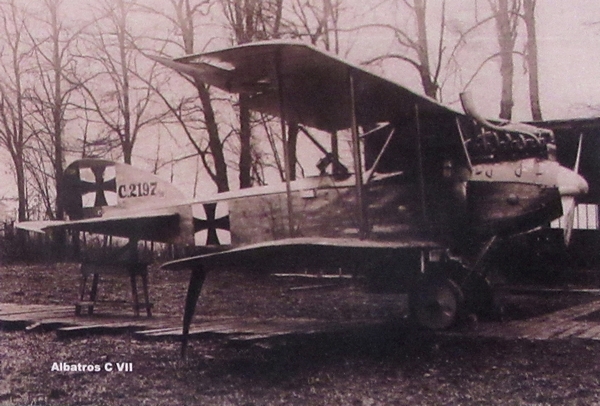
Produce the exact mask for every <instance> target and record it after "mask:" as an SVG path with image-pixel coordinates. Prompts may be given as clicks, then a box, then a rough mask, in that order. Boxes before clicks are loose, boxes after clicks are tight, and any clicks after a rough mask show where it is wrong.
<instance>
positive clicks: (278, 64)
mask: <svg viewBox="0 0 600 406" xmlns="http://www.w3.org/2000/svg"><path fill="white" fill-rule="evenodd" d="M275 70H276V75H277V93H278V94H277V97H278V99H279V117H280V119H279V122H280V123H281V139H282V141H283V166H284V171H285V193H286V198H287V199H286V200H287V211H288V229H289V236H290V237H293V236H294V235H295V231H294V212H293V205H292V188H291V185H290V182H291V179H290V175H291V173H292V170H291V167H290V156H289V145H288V137H287V129H286V119H285V104H284V103H285V97H284V94H285V93H284V91H283V84H284V82H283V78H282V75H281V47H279V48H278V50H277V52H276V53H275Z"/></svg>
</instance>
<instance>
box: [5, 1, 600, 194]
mask: <svg viewBox="0 0 600 406" xmlns="http://www.w3.org/2000/svg"><path fill="white" fill-rule="evenodd" d="M145 1H147V2H148V3H150V2H151V1H156V2H159V3H160V2H161V0H145ZM162 1H164V0H162ZM67 2H68V3H72V4H73V6H72V7H71V8H70V9H69V11H68V12H69V15H70V16H72V18H73V20H76V19H77V20H79V19H80V18H81V15H82V8H81V7H82V4H81V2H80V1H77V0H67ZM486 2H487V0H479V4H480V7H481V8H482V10H483V9H484V6H485V4H486ZM163 4H164V3H163ZM366 4H367V2H365V1H363V0H346V1H345V3H344V5H346V6H347V7H349V8H350V7H352V8H353V9H355V10H358V12H360V10H361V8H364V9H363V10H362V12H363V13H364V19H363V20H364V21H368V20H372V21H385V20H386V19H387V18H388V17H389V16H388V12H387V11H386V10H385V9H384V8H382V9H378V10H375V11H374V12H373V11H371V10H370V8H369V9H366V7H367V6H366ZM439 4H441V2H440V1H437V0H431V1H430V2H429V7H430V10H431V11H433V18H431V20H430V21H431V22H432V24H434V26H435V27H434V28H433V29H432V34H435V30H436V29H437V25H438V19H437V18H435V17H436V16H435V9H436V7H439ZM473 4H474V3H473V2H471V1H465V0H447V8H448V15H451V16H453V18H454V19H456V20H457V21H455V22H457V23H459V24H460V16H461V15H464V16H465V20H466V19H467V18H470V17H472V15H473V12H474V11H473V10H474V8H473ZM65 5H67V6H68V4H66V3H65ZM216 12H220V10H216ZM84 14H85V13H84ZM536 17H537V32H538V47H539V60H540V87H541V105H542V112H543V115H544V119H556V118H572V117H587V116H591V115H599V116H600V80H599V78H598V76H599V73H600V25H594V24H593V23H594V22H595V21H600V1H598V0H570V1H560V0H538V6H537V14H536ZM353 24H354V25H355V24H356V21H354V22H353ZM493 28H494V26H493V25H490V26H489V28H488V29H487V30H485V29H484V30H479V31H478V32H477V36H475V37H472V38H471V39H470V46H471V49H470V50H469V55H470V56H469V57H470V58H472V61H471V62H469V61H468V60H465V64H468V63H472V64H473V65H476V64H477V63H478V62H477V61H479V60H481V59H482V58H485V57H486V56H487V55H489V54H490V53H491V52H493V51H494V50H495V49H497V43H496V39H495V37H494V30H493ZM205 32H207V34H208V35H214V34H213V33H211V32H208V30H205ZM435 41H436V38H435V35H432V38H430V42H433V43H435ZM198 42H201V41H198ZM222 43H225V41H222ZM348 44H351V46H348V47H347V48H348V49H351V51H350V52H349V54H348V55H347V56H348V57H349V59H350V60H351V61H352V62H355V63H360V62H361V61H363V60H365V59H367V58H368V57H371V56H374V54H375V55H376V54H377V53H381V52H385V50H386V49H391V47H392V46H393V45H392V44H393V39H391V38H390V37H389V35H388V36H386V37H382V36H381V34H377V33H373V32H370V33H369V32H363V31H361V32H360V33H355V34H353V35H349V37H348V39H347V44H345V45H346V46H347V45H348ZM214 46H215V47H219V46H218V45H216V43H215V44H214ZM173 56H179V55H173ZM515 71H516V73H520V75H518V76H520V77H517V78H516V79H515V89H514V94H515V103H516V104H515V108H514V110H513V117H514V118H515V119H517V120H529V119H531V116H530V113H529V107H528V96H527V92H528V89H527V84H526V82H525V81H524V76H523V75H522V73H523V68H522V62H521V59H520V58H518V57H516V58H515ZM380 72H381V73H382V74H384V75H385V76H387V77H389V78H391V79H393V80H396V81H398V82H399V83H401V84H403V85H406V86H407V87H410V88H412V89H413V90H416V91H418V92H420V93H422V91H421V87H420V84H419V82H418V79H417V77H416V74H415V71H414V68H410V67H408V66H399V65H396V66H394V65H393V64H387V65H385V66H384V67H381V68H380ZM466 76H468V73H465V77H466ZM465 77H463V78H461V79H460V80H459V79H454V80H453V81H451V82H448V83H446V85H445V87H444V92H443V96H444V97H443V102H444V103H447V104H450V105H452V106H453V107H455V108H457V109H460V106H459V104H458V93H459V92H460V91H462V90H463V86H464V82H465V81H466V78H465ZM499 83H500V80H499V74H498V64H497V63H490V64H487V65H486V67H485V69H483V70H482V72H481V73H480V74H479V75H478V76H477V79H476V80H474V81H473V82H472V84H471V85H470V87H469V89H470V90H471V91H472V93H473V96H474V98H475V100H476V102H477V103H478V104H479V106H480V110H481V112H482V113H483V114H484V115H485V116H487V117H490V118H493V117H497V116H498V112H499V94H500V88H499ZM589 106H598V112H597V113H596V112H595V111H593V110H592V109H590V108H589ZM137 148H138V147H137V146H136V149H137ZM68 163H69V162H67V164H68ZM3 172H4V174H5V178H11V177H12V174H11V173H10V171H9V169H7V168H6V166H4V169H3ZM7 175H8V176H7ZM236 176H237V174H235V173H233V172H231V173H230V177H231V178H234V177H236ZM9 183H10V182H3V184H2V185H0V196H4V197H7V196H10V195H13V196H14V195H16V190H14V189H15V188H14V187H12V185H10V184H9ZM178 183H180V182H178Z"/></svg>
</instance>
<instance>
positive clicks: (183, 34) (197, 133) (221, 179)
mask: <svg viewBox="0 0 600 406" xmlns="http://www.w3.org/2000/svg"><path fill="white" fill-rule="evenodd" d="M169 3H170V5H171V12H165V11H163V10H158V9H155V8H151V7H145V9H146V11H150V12H151V13H152V14H155V15H160V16H162V17H163V18H166V19H167V20H168V21H169V22H170V23H171V25H172V27H173V29H174V30H175V33H176V38H178V39H179V40H171V39H169V40H167V43H169V44H174V45H175V46H176V47H177V48H178V49H180V50H181V52H183V53H184V54H185V55H191V54H193V53H194V52H196V46H195V37H196V24H197V21H198V20H201V19H202V17H204V16H205V15H206V14H207V13H208V11H209V10H210V6H211V2H210V0H200V1H196V2H193V1H190V0H169ZM162 42H163V44H164V42H165V41H164V39H163V40H162ZM163 46H164V45H163ZM184 78H185V79H186V80H187V81H188V82H190V84H191V85H192V86H193V87H194V88H195V89H196V93H197V97H194V98H190V97H182V98H180V99H178V100H175V101H173V100H171V99H169V98H168V97H167V96H166V95H165V92H163V91H161V90H160V89H158V88H156V87H153V89H154V91H155V92H156V93H157V95H158V97H160V99H161V100H162V101H163V103H164V104H165V105H166V106H167V109H168V111H169V112H170V114H171V117H174V120H175V124H176V125H178V126H179V127H180V128H181V130H182V131H183V132H184V134H185V135H186V137H187V139H188V140H189V141H190V143H191V144H192V146H193V147H194V149H195V150H196V152H197V153H198V155H199V157H200V159H201V161H202V164H203V166H204V169H205V170H206V172H207V173H208V175H209V177H210V178H211V179H212V181H213V182H214V183H215V185H216V186H217V190H218V191H219V192H226V191H228V190H229V180H228V175H227V162H226V160H225V152H224V143H225V138H226V137H223V138H224V139H223V140H222V139H221V135H220V131H219V126H218V124H217V118H216V113H215V109H214V107H213V97H212V95H211V91H210V88H209V86H208V85H206V84H205V83H203V82H201V81H200V80H198V79H197V78H190V77H184ZM197 100H199V101H200V108H198V106H197ZM166 124H167V125H172V124H173V123H169V122H167V123H166ZM202 134H206V135H207V138H206V139H205V138H204V137H202V136H201V135H202Z"/></svg>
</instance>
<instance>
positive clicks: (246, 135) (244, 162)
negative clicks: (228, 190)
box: [239, 94, 252, 189]
mask: <svg viewBox="0 0 600 406" xmlns="http://www.w3.org/2000/svg"><path fill="white" fill-rule="evenodd" d="M239 100H240V103H239V108H240V160H239V171H240V189H244V188H249V187H251V186H252V176H251V173H252V144H251V138H252V130H251V128H250V108H249V106H248V102H249V99H248V95H245V94H240V99H239Z"/></svg>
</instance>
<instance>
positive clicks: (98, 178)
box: [80, 165, 117, 207]
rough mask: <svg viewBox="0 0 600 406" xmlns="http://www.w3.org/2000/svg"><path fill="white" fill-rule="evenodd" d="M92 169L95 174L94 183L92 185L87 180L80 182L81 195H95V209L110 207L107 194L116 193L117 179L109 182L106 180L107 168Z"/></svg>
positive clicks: (92, 167)
mask: <svg viewBox="0 0 600 406" xmlns="http://www.w3.org/2000/svg"><path fill="white" fill-rule="evenodd" d="M90 169H91V171H92V173H93V174H94V183H90V182H87V181H85V180H80V182H81V183H80V188H81V189H80V190H81V195H82V196H83V195H85V194H87V193H95V194H96V197H95V200H94V207H102V206H108V202H107V201H106V194H105V192H115V193H116V191H117V182H116V179H115V178H112V179H109V180H104V172H105V170H106V166H99V165H98V166H91V167H90Z"/></svg>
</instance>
